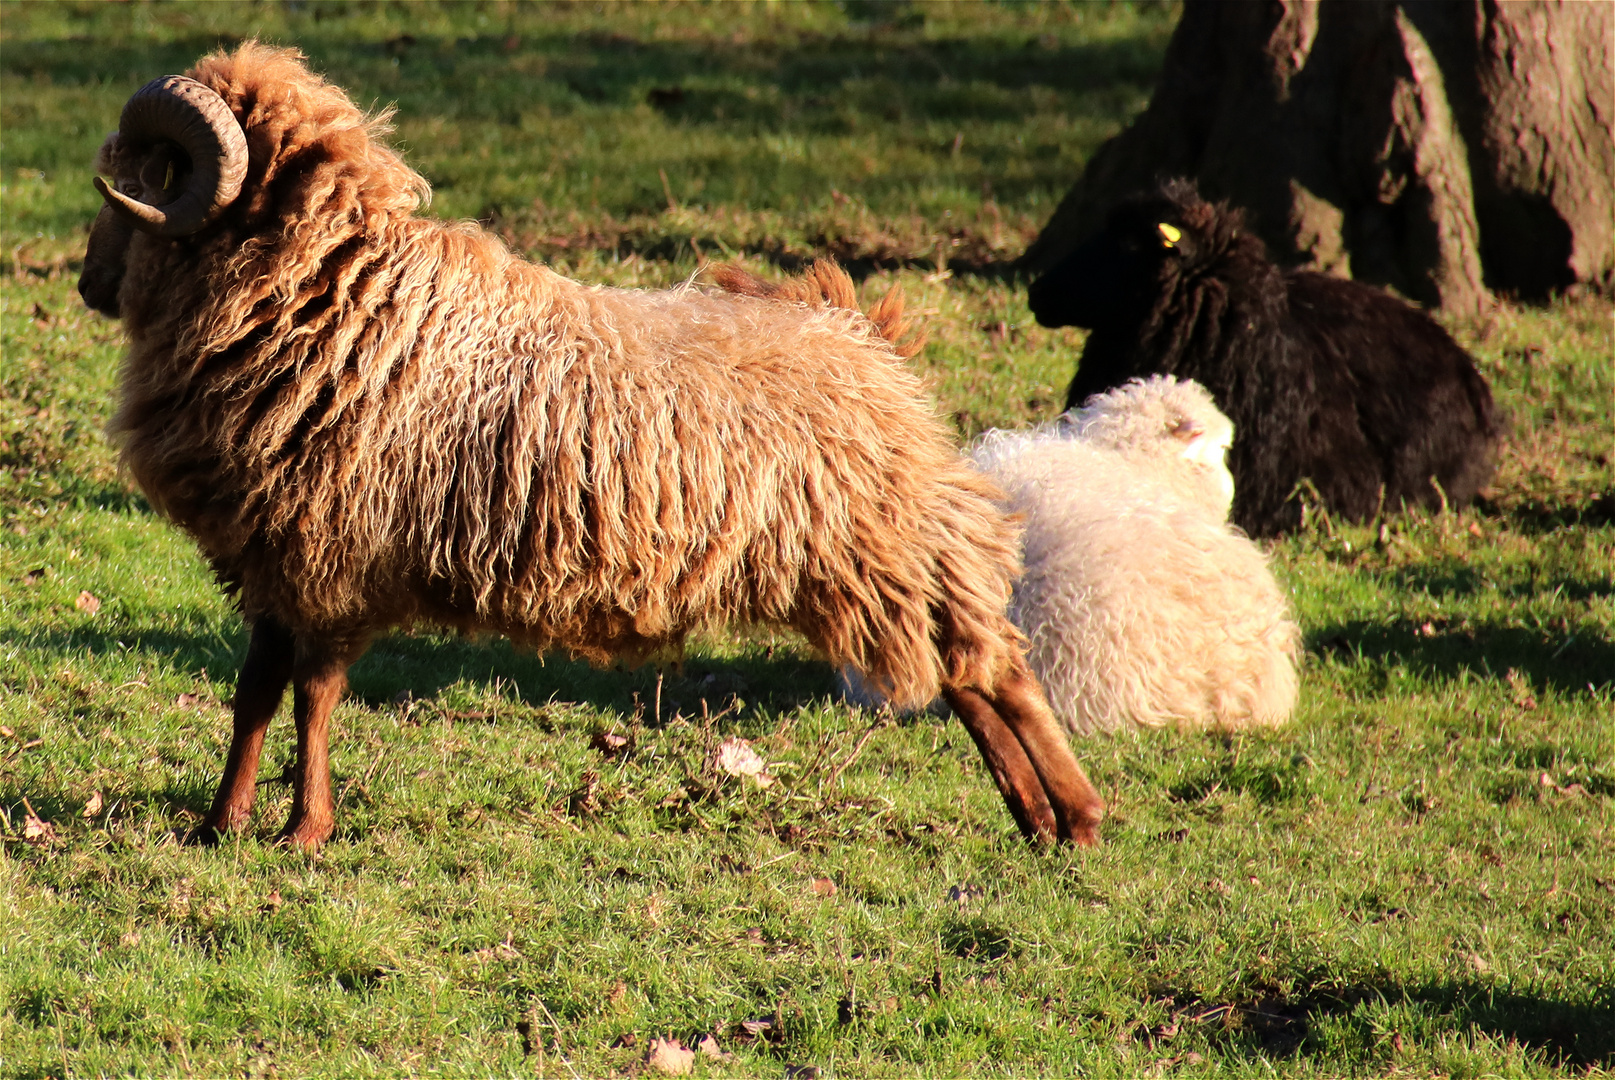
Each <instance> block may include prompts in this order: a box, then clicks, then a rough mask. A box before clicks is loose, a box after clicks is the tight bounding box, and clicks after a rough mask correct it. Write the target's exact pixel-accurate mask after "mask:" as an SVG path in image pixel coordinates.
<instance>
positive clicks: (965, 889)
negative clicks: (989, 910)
mask: <svg viewBox="0 0 1615 1080" xmlns="http://www.w3.org/2000/svg"><path fill="white" fill-rule="evenodd" d="M986 895H987V890H986V889H984V888H982V887H981V886H980V885H955V886H954V887H953V888H951V889H949V890H948V899H949V900H951V901H953V902H954V903H955V904H958V905H959V906H960V907H969V906H970V905H971V904H973V903H975V902H976V901H977V900H980V899H981V898H982V897H983V896H986Z"/></svg>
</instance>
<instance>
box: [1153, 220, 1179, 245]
mask: <svg viewBox="0 0 1615 1080" xmlns="http://www.w3.org/2000/svg"><path fill="white" fill-rule="evenodd" d="M1155 228H1156V231H1157V232H1159V233H1160V234H1161V240H1162V242H1163V243H1164V244H1165V246H1166V247H1176V246H1177V243H1178V241H1179V240H1182V239H1183V233H1182V232H1181V231H1180V230H1179V229H1177V228H1175V227H1174V226H1171V225H1168V224H1167V223H1166V222H1164V221H1163V222H1161V223H1160V224H1159V225H1157V226H1155Z"/></svg>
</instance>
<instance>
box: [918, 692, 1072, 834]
mask: <svg viewBox="0 0 1615 1080" xmlns="http://www.w3.org/2000/svg"><path fill="white" fill-rule="evenodd" d="M943 695H944V696H945V697H946V698H947V699H948V704H949V705H950V706H952V707H953V711H954V712H955V713H956V714H957V715H958V717H959V720H960V722H961V723H963V724H964V727H965V730H966V731H968V732H970V737H971V739H973V740H975V743H976V749H977V750H979V751H981V757H982V760H983V761H985V762H986V763H987V771H988V772H990V773H992V775H993V780H994V781H995V782H996V783H997V784H998V791H999V793H1000V794H1001V795H1003V797H1004V805H1005V806H1007V807H1009V813H1010V816H1011V817H1013V818H1014V819H1015V824H1016V825H1018V826H1020V830H1021V835H1022V836H1024V837H1026V838H1027V839H1028V840H1052V839H1053V838H1054V836H1055V817H1054V809H1053V808H1052V807H1051V806H1050V805H1049V800H1048V797H1047V796H1045V795H1044V794H1043V781H1042V780H1041V779H1040V778H1039V777H1038V774H1037V770H1036V769H1034V768H1033V767H1032V761H1031V759H1030V758H1028V757H1027V756H1026V750H1025V749H1024V748H1023V747H1022V746H1021V744H1020V740H1019V739H1017V738H1016V737H1015V734H1014V732H1012V731H1011V730H1010V729H1009V727H1008V726H1007V725H1006V724H1005V723H1004V719H1003V717H1001V716H1000V715H999V714H998V711H997V710H996V709H994V708H993V706H992V704H991V703H990V702H989V701H988V700H987V699H986V698H985V697H983V696H982V695H981V693H980V692H979V691H976V690H971V689H969V688H966V687H954V688H949V689H946V690H944V691H943Z"/></svg>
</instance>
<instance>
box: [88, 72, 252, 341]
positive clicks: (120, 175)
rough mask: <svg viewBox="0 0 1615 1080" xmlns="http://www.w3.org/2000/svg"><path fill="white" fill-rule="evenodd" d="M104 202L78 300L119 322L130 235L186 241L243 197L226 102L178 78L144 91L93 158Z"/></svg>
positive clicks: (237, 132) (242, 163) (243, 157)
mask: <svg viewBox="0 0 1615 1080" xmlns="http://www.w3.org/2000/svg"><path fill="white" fill-rule="evenodd" d="M96 171H97V172H98V173H102V174H104V175H106V176H107V177H109V178H110V179H111V183H110V184H109V183H107V181H105V180H103V179H101V177H100V176H97V177H96V179H95V187H96V190H97V191H99V192H100V193H101V197H102V198H103V199H104V200H105V201H106V205H105V206H103V207H102V208H101V212H100V213H99V214H98V215H96V219H95V224H94V225H92V226H91V227H90V241H89V247H88V249H87V250H86V251H85V253H84V270H83V272H82V273H81V274H80V275H79V295H81V296H83V297H84V302H85V303H86V304H88V305H89V306H90V307H92V308H94V309H95V310H96V311H99V312H101V313H102V314H105V315H111V316H113V317H114V318H116V317H117V315H118V290H119V288H120V286H121V285H122V284H123V277H124V269H125V264H126V260H127V257H128V253H129V243H130V241H131V240H132V239H133V238H134V234H135V233H136V232H143V233H149V234H151V235H153V236H160V237H169V238H172V237H180V236H189V235H192V234H194V233H197V232H200V231H201V230H202V229H205V228H207V227H208V226H209V225H210V224H212V223H213V222H214V221H215V220H216V219H217V218H218V216H219V214H220V213H221V212H223V210H224V208H225V207H227V206H228V205H229V204H230V203H231V202H232V201H233V200H234V199H235V197H236V195H237V194H239V193H240V191H241V183H242V179H243V178H244V177H245V175H246V171H247V141H246V136H245V135H244V134H243V133H242V131H241V126H240V125H239V124H238V123H237V122H236V119H235V115H234V114H233V113H232V112H231V111H230V107H229V106H228V105H226V104H225V102H224V99H223V98H221V97H219V95H218V94H216V93H214V92H213V91H212V90H210V89H209V88H208V87H206V86H203V85H202V84H201V83H199V82H196V81H195V80H193V79H188V78H185V77H184V76H182V75H170V76H167V77H166V78H161V79H154V80H152V81H151V82H149V83H147V84H146V85H145V86H144V87H142V88H141V89H140V90H138V91H136V92H135V94H134V96H133V97H131V98H130V99H129V101H128V102H127V103H126V104H125V105H124V107H123V116H122V118H121V119H120V120H119V121H118V130H117V131H115V132H113V133H112V134H111V135H109V136H107V139H106V142H105V143H103V144H102V146H101V150H100V153H99V154H98V155H97V156H96Z"/></svg>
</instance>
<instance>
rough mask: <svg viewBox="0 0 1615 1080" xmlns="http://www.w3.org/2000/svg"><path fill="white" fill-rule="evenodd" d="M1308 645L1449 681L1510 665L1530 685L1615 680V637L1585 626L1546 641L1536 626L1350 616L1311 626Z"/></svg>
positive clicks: (1582, 686)
mask: <svg viewBox="0 0 1615 1080" xmlns="http://www.w3.org/2000/svg"><path fill="white" fill-rule="evenodd" d="M1307 650H1308V651H1309V652H1312V653H1314V654H1318V655H1323V656H1331V655H1333V656H1337V657H1340V658H1343V659H1347V660H1349V659H1351V658H1352V657H1361V658H1362V659H1364V660H1368V661H1370V662H1373V663H1376V664H1385V665H1401V666H1403V667H1406V668H1408V669H1409V670H1411V671H1412V672H1414V673H1415V674H1418V675H1422V676H1425V677H1428V678H1435V679H1446V680H1451V679H1456V678H1459V677H1460V676H1461V675H1463V674H1465V673H1467V674H1469V675H1472V676H1475V677H1478V678H1483V679H1498V678H1502V677H1503V675H1504V674H1505V673H1507V672H1508V671H1509V669H1511V668H1512V669H1514V670H1516V671H1519V672H1520V673H1521V674H1523V675H1525V676H1526V677H1527V678H1528V679H1529V680H1530V684H1531V685H1532V686H1535V687H1552V688H1553V689H1555V690H1558V691H1559V692H1560V693H1564V694H1586V693H1589V692H1590V690H1591V689H1592V688H1601V687H1606V686H1608V685H1610V683H1611V682H1612V681H1615V679H1612V673H1615V644H1612V643H1611V642H1610V641H1609V640H1607V639H1606V638H1604V637H1603V636H1601V635H1600V636H1594V635H1593V634H1592V633H1590V632H1586V631H1583V633H1578V634H1575V635H1573V636H1571V637H1569V638H1567V639H1565V640H1562V641H1555V640H1551V639H1550V640H1543V637H1542V635H1541V634H1540V633H1538V632H1536V631H1534V630H1528V629H1526V628H1524V627H1518V626H1497V625H1492V624H1485V623H1482V624H1479V625H1476V626H1470V627H1453V626H1443V627H1437V626H1436V625H1434V623H1424V624H1422V625H1417V626H1416V625H1414V624H1413V623H1412V622H1410V621H1405V620H1399V621H1397V622H1394V623H1383V622H1374V621H1371V620H1368V619H1352V620H1348V621H1344V622H1337V623H1331V624H1328V625H1325V626H1322V627H1319V628H1318V629H1316V630H1314V631H1312V632H1310V633H1308V634H1307Z"/></svg>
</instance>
